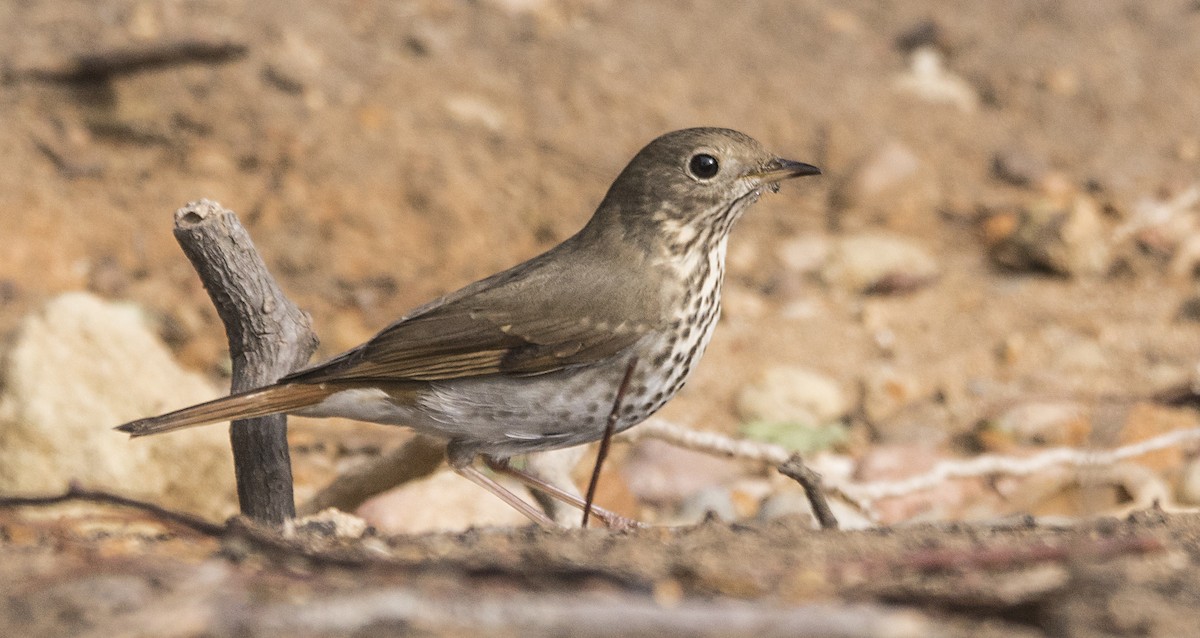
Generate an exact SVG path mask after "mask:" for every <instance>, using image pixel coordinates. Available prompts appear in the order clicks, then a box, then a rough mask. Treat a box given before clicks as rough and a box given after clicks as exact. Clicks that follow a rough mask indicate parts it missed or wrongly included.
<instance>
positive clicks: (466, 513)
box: [355, 471, 534, 534]
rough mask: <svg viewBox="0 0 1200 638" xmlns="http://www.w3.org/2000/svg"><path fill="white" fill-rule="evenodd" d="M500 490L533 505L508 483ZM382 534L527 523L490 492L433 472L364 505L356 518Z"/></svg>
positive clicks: (520, 489) (525, 494)
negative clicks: (506, 491) (506, 489)
mask: <svg viewBox="0 0 1200 638" xmlns="http://www.w3.org/2000/svg"><path fill="white" fill-rule="evenodd" d="M497 480H498V482H500V483H501V484H502V485H504V487H506V488H508V489H509V490H511V491H512V492H513V493H515V494H518V495H519V496H521V498H523V499H525V500H526V501H529V502H530V503H533V502H534V501H533V497H531V496H530V495H529V490H527V489H525V488H524V487H523V486H521V485H520V484H519V483H516V482H513V481H510V480H508V479H501V478H498V479H497ZM355 514H357V515H358V516H360V517H362V519H363V520H365V521H367V523H369V524H371V525H372V526H374V527H375V528H376V529H378V530H379V531H381V532H383V533H385V534H421V533H425V532H461V531H463V530H466V529H469V528H471V527H519V526H525V525H529V524H530V521H529V519H528V518H525V516H524V515H523V514H521V513H520V512H518V511H517V510H515V509H513V508H512V507H509V506H508V504H506V503H505V502H504V501H501V500H500V499H499V498H497V497H496V496H495V495H493V494H492V493H491V492H488V491H487V490H485V489H483V488H481V487H479V486H478V485H475V484H474V483H472V482H470V481H468V480H467V479H465V478H463V477H461V476H459V475H457V474H455V473H454V472H450V471H445V472H436V473H434V474H432V475H430V476H428V477H426V478H423V479H421V480H419V481H412V482H411V483H405V484H404V485H401V486H400V487H397V488H395V489H392V490H389V491H387V492H384V493H383V494H380V495H378V496H375V497H374V498H371V499H369V500H368V501H367V502H366V503H363V504H362V505H361V506H360V507H359V508H358V511H357V512H355Z"/></svg>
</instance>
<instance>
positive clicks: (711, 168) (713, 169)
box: [688, 153, 721, 180]
mask: <svg viewBox="0 0 1200 638" xmlns="http://www.w3.org/2000/svg"><path fill="white" fill-rule="evenodd" d="M720 170H721V163H720V162H718V161H717V158H715V157H713V156H712V155H709V154H708V153H696V154H695V155H693V156H692V159H690V160H688V171H689V172H691V174H692V175H693V176H694V177H696V178H697V179H704V180H708V179H712V178H714V177H716V176H717V173H718V172H720Z"/></svg>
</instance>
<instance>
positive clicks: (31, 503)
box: [0, 482, 225, 536]
mask: <svg viewBox="0 0 1200 638" xmlns="http://www.w3.org/2000/svg"><path fill="white" fill-rule="evenodd" d="M69 501H87V502H90V503H103V504H107V505H117V506H120V507H130V508H133V509H136V510H141V511H143V512H146V513H147V514H151V515H153V516H155V517H157V518H161V519H163V520H166V521H170V522H172V523H178V524H180V525H183V526H185V527H189V528H191V529H193V530H195V531H197V532H200V533H201V534H205V535H208V536H220V535H222V534H224V533H225V526H224V525H218V524H216V523H212V522H209V521H206V520H204V519H202V518H200V517H198V516H194V515H192V514H188V513H186V512H178V511H175V510H170V509H167V508H165V507H163V506H161V505H156V504H154V503H150V502H148V501H139V500H137V499H134V498H129V497H128V496H121V495H119V494H113V493H112V492H105V491H103V490H92V489H86V488H84V487H82V486H80V485H78V484H76V483H74V482H72V483H71V484H70V485H69V486H67V491H65V492H63V493H62V494H56V495H53V496H0V507H3V508H9V507H46V506H49V505H57V504H59V503H66V502H69Z"/></svg>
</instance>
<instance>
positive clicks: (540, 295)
mask: <svg viewBox="0 0 1200 638" xmlns="http://www.w3.org/2000/svg"><path fill="white" fill-rule="evenodd" d="M819 173H820V171H819V170H818V169H817V168H816V167H814V166H810V165H808V164H803V163H800V162H794V161H791V160H785V159H781V158H778V157H776V156H775V155H773V154H771V153H768V152H767V151H766V150H765V149H763V147H762V146H761V145H760V144H759V143H758V142H757V141H755V140H754V139H752V138H750V137H748V136H746V135H743V134H742V133H739V132H737V131H732V130H729V129H718V128H693V129H685V130H682V131H676V132H673V133H667V134H666V135H663V136H662V137H659V138H658V139H656V140H654V141H652V142H650V144H648V145H647V146H646V147H645V148H643V149H642V150H641V151H640V152H639V153H638V154H637V155H636V156H635V157H634V158H633V160H632V161H630V162H629V165H628V166H626V167H625V170H623V171H622V172H621V174H620V175H619V176H618V177H617V179H616V181H615V182H613V184H612V186H611V187H610V188H609V190H608V194H607V195H606V196H605V197H604V201H602V202H601V203H600V207H599V208H597V209H596V212H595V214H594V215H593V216H592V218H591V220H590V221H589V222H588V223H587V225H586V226H584V228H583V229H582V230H580V231H579V232H578V233H576V234H575V235H574V236H573V237H571V238H569V239H567V240H566V241H564V242H563V243H561V244H559V245H558V246H555V247H554V248H551V249H550V250H549V251H547V252H545V253H543V254H541V255H539V256H537V257H534V258H533V259H530V260H529V261H526V262H525V263H522V264H519V265H517V266H514V267H512V268H510V269H508V270H505V271H503V272H501V273H498V274H495V275H492V276H491V277H488V278H486V279H483V280H481V281H477V282H475V283H473V284H471V285H469V286H467V287H465V288H463V289H461V290H459V291H457V292H454V293H451V294H449V295H446V296H444V297H442V298H440V299H437V300H434V301H432V302H430V303H428V304H425V305H424V306H421V307H419V308H417V309H415V310H413V311H412V312H409V313H408V314H407V315H405V316H403V317H401V318H400V319H399V320H397V321H396V322H395V323H393V324H391V325H390V326H388V327H387V328H384V330H383V331H382V332H380V333H379V334H378V335H376V336H375V337H374V338H372V339H371V340H370V341H367V342H366V343H364V344H363V345H361V346H358V347H357V348H354V349H352V350H350V351H348V352H346V353H344V354H341V355H339V356H337V357H334V358H333V359H330V360H329V361H326V362H324V363H320V364H317V365H315V366H312V367H309V368H306V369H303V370H300V371H299V372H296V373H293V374H290V375H288V376H286V377H284V378H282V379H280V380H279V381H278V382H277V383H274V384H272V385H269V386H265V387H262V388H259V389H256V390H250V391H248V392H242V393H239V394H234V395H232V396H227V397H224V398H221V399H216V400H214V401H209V402H207V403H202V404H199V405H195V406H192V407H188V408H184V409H182V410H178V411H175V412H171V413H168V414H164V415H161V416H156V417H151V418H147V419H141V420H138V421H133V422H131V423H127V424H125V425H122V426H120V427H119V428H118V429H119V430H121V431H124V432H128V433H130V434H132V435H133V436H143V435H147V434H157V433H160V432H167V431H170V430H175V429H179V428H183V427H188V426H193V425H202V424H205V423H213V422H217V421H226V420H231V419H244V418H251V417H256V416H262V415H266V414H273V413H278V412H284V413H288V414H298V415H304V416H317V417H330V416H338V417H346V418H351V419H356V420H361V421H372V422H376V423H386V424H395V425H407V426H410V427H412V428H414V429H416V430H418V431H420V432H424V433H426V434H430V435H434V436H438V437H441V438H444V439H446V440H447V441H448V446H447V455H448V457H449V460H450V464H451V465H452V466H453V467H455V468H456V469H458V470H459V471H460V472H462V473H464V474H466V475H468V478H472V480H477V479H478V478H479V474H478V473H477V472H476V471H473V470H471V471H469V472H468V471H467V470H469V469H470V466H471V463H472V460H473V459H474V457H475V456H476V455H478V454H483V455H486V456H487V457H490V458H492V459H497V460H503V459H506V458H508V457H509V456H512V455H514V454H522V453H526V452H535V451H539V450H549V449H555V448H562V447H568V446H572V445H578V444H582V443H588V442H591V441H595V440H597V439H599V438H600V437H601V436H602V434H603V433H604V429H605V423H606V421H607V420H608V417H609V413H610V411H611V410H612V409H613V398H614V395H615V394H616V392H617V388H618V386H619V385H620V384H621V382H622V380H623V377H624V376H625V374H626V372H627V369H628V366H629V363H630V361H631V360H635V359H636V361H637V364H636V366H635V368H634V370H633V373H632V377H631V380H630V382H629V383H628V385H627V389H626V393H625V395H624V397H623V398H622V401H621V406H620V408H619V411H618V412H617V415H616V416H617V421H616V430H617V431H620V430H624V429H626V428H629V427H631V426H633V425H636V424H637V423H639V422H641V421H643V420H644V419H646V418H647V417H648V416H650V415H651V414H653V413H654V412H655V411H657V410H658V409H659V408H661V407H662V406H663V404H664V403H666V402H667V401H668V400H669V399H670V398H671V397H673V396H674V395H675V394H676V393H677V392H678V391H679V389H680V388H681V387H683V384H684V382H685V381H686V380H687V378H688V375H689V374H690V372H691V370H692V367H693V366H694V365H695V363H696V361H697V360H698V359H699V358H700V355H701V354H702V353H703V352H704V349H705V346H707V345H708V341H709V338H710V337H711V336H712V333H713V327H714V326H715V325H716V322H717V316H718V314H719V313H720V308H721V281H722V279H723V277H724V273H725V247H726V241H727V239H728V236H729V229H730V227H731V226H732V225H733V224H734V222H736V221H737V220H738V218H739V217H741V215H742V213H743V212H745V210H746V209H747V208H748V207H749V206H750V205H751V204H753V203H754V202H756V201H757V200H758V198H759V196H760V195H761V194H762V192H763V190H764V189H771V190H772V191H777V190H778V189H779V186H778V183H779V182H780V181H781V180H784V179H788V178H792V177H798V176H801V175H817V174H819ZM477 482H478V480H477Z"/></svg>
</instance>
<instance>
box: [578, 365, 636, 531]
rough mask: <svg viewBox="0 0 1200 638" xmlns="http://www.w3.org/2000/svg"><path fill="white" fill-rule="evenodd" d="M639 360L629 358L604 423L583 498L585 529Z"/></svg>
mask: <svg viewBox="0 0 1200 638" xmlns="http://www.w3.org/2000/svg"><path fill="white" fill-rule="evenodd" d="M637 361H638V360H637V357H636V356H635V357H631V358H630V359H629V366H628V367H627V368H625V376H624V377H622V378H621V385H619V386H617V396H616V397H614V398H613V407H612V411H611V412H609V413H608V421H607V422H606V423H605V424H604V436H603V437H601V439H600V449H599V450H597V451H596V465H595V466H593V467H592V479H591V480H590V481H588V489H587V496H586V497H584V499H583V527H584V529H587V526H588V518H590V517H591V515H592V499H593V498H595V496H596V486H597V485H598V484H599V483H600V468H601V466H603V465H604V459H605V458H606V457H607V456H608V444H609V443H610V442H611V441H612V437H613V432H615V431H616V429H617V420H618V419H620V418H621V402H622V401H624V400H625V392H626V391H627V390H628V389H629V380H630V379H632V378H633V369H634V368H635V367H637Z"/></svg>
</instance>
